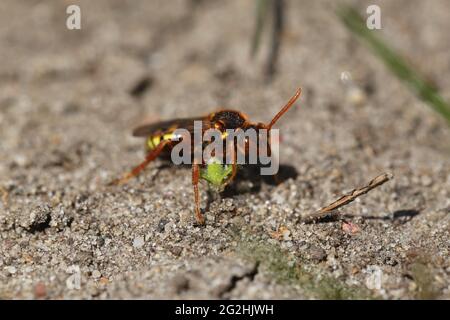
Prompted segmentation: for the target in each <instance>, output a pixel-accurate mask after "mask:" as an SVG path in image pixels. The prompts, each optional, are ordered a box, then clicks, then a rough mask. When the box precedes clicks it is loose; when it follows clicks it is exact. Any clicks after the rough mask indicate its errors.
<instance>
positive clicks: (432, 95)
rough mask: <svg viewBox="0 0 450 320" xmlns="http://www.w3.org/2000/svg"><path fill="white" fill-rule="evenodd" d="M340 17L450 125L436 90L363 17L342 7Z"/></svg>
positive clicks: (449, 108)
mask: <svg viewBox="0 0 450 320" xmlns="http://www.w3.org/2000/svg"><path fill="white" fill-rule="evenodd" d="M338 15H339V17H340V18H341V20H342V22H343V23H344V24H345V26H346V27H347V28H348V29H349V30H350V31H351V32H352V33H354V34H356V35H357V36H359V37H360V38H362V39H363V40H364V41H365V42H366V43H367V44H368V45H369V46H370V47H371V49H372V51H374V53H375V54H376V55H377V56H378V57H379V58H380V59H381V60H383V62H384V63H385V64H386V66H387V67H388V68H389V70H391V72H392V73H394V74H395V75H397V77H399V78H400V79H401V80H403V81H404V82H405V83H407V84H408V85H409V87H410V88H412V89H413V90H414V91H415V92H416V94H417V95H418V96H419V97H420V98H421V99H422V100H423V101H425V102H426V103H427V104H428V105H430V106H431V107H432V108H433V109H434V110H435V111H436V112H438V113H439V114H441V115H442V116H443V117H444V118H445V119H446V120H447V121H448V122H449V124H450V106H449V104H448V103H447V102H446V101H445V100H444V99H443V98H442V96H441V95H440V94H439V92H438V91H437V89H436V88H434V87H433V86H432V85H431V84H430V83H428V82H427V81H426V80H425V79H424V78H423V77H422V76H421V75H420V74H419V73H418V72H416V71H415V70H414V69H413V68H412V67H410V66H409V65H408V64H407V63H406V61H405V60H404V59H403V58H402V57H401V56H400V55H398V54H397V53H396V52H395V51H394V50H393V49H392V48H390V47H389V46H388V45H387V44H386V43H385V42H384V41H383V40H382V39H381V38H379V37H378V36H377V35H376V33H375V32H373V31H371V30H369V29H368V28H367V26H366V23H365V21H364V19H363V18H362V17H361V15H360V14H359V13H358V12H357V11H356V10H355V9H353V8H351V7H341V8H340V9H339V10H338Z"/></svg>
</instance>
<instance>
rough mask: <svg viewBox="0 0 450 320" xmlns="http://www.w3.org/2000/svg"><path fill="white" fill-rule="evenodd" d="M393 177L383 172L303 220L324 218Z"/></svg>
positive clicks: (309, 220)
mask: <svg viewBox="0 0 450 320" xmlns="http://www.w3.org/2000/svg"><path fill="white" fill-rule="evenodd" d="M392 178H393V175H392V174H390V173H383V174H381V175H379V176H377V177H376V178H374V179H372V180H371V181H370V182H369V183H368V184H367V185H366V186H364V187H362V188H358V189H353V190H352V191H350V192H349V193H347V194H345V195H343V196H342V197H340V198H339V199H337V200H336V201H334V202H333V203H330V204H329V205H327V206H326V207H323V208H322V209H320V210H318V211H316V212H314V213H312V214H310V215H308V216H306V217H305V218H304V219H303V221H304V222H311V221H315V220H318V219H320V218H323V217H325V216H327V215H329V214H330V213H332V212H333V211H334V210H336V209H338V208H340V207H343V206H345V205H347V204H349V203H350V202H352V201H353V200H355V199H356V198H358V197H360V196H362V195H363V194H366V193H367V192H369V191H371V190H372V189H374V188H376V187H379V186H381V185H382V184H383V183H385V182H387V181H389V180H390V179H392Z"/></svg>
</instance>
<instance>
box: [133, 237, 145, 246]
mask: <svg viewBox="0 0 450 320" xmlns="http://www.w3.org/2000/svg"><path fill="white" fill-rule="evenodd" d="M144 243H145V241H144V237H141V236H139V237H136V238H134V240H133V247H135V248H141V247H142V246H143V245H144Z"/></svg>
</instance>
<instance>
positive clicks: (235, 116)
mask: <svg viewBox="0 0 450 320" xmlns="http://www.w3.org/2000/svg"><path fill="white" fill-rule="evenodd" d="M210 120H211V122H212V123H213V124H214V127H215V128H216V129H219V130H221V131H223V130H226V129H237V128H244V127H245V126H246V124H247V123H248V121H247V117H246V116H245V115H244V114H242V113H241V112H239V111H233V110H221V111H218V112H216V113H214V114H213V115H212V116H211V119H210Z"/></svg>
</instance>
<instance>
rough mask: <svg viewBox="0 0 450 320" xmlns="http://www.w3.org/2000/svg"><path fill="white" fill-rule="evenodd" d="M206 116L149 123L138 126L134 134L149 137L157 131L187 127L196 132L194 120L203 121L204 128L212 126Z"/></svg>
mask: <svg viewBox="0 0 450 320" xmlns="http://www.w3.org/2000/svg"><path fill="white" fill-rule="evenodd" d="M206 119H207V118H205V117H203V118H202V117H196V118H183V119H174V120H167V121H159V122H155V123H151V124H147V125H143V126H140V127H137V128H136V129H134V130H133V136H135V137H147V136H149V135H154V134H157V133H163V132H168V131H173V130H175V129H181V128H183V129H186V130H188V131H189V132H194V121H202V125H203V129H208V128H210V127H211V124H210V123H209V121H207V120H206Z"/></svg>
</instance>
